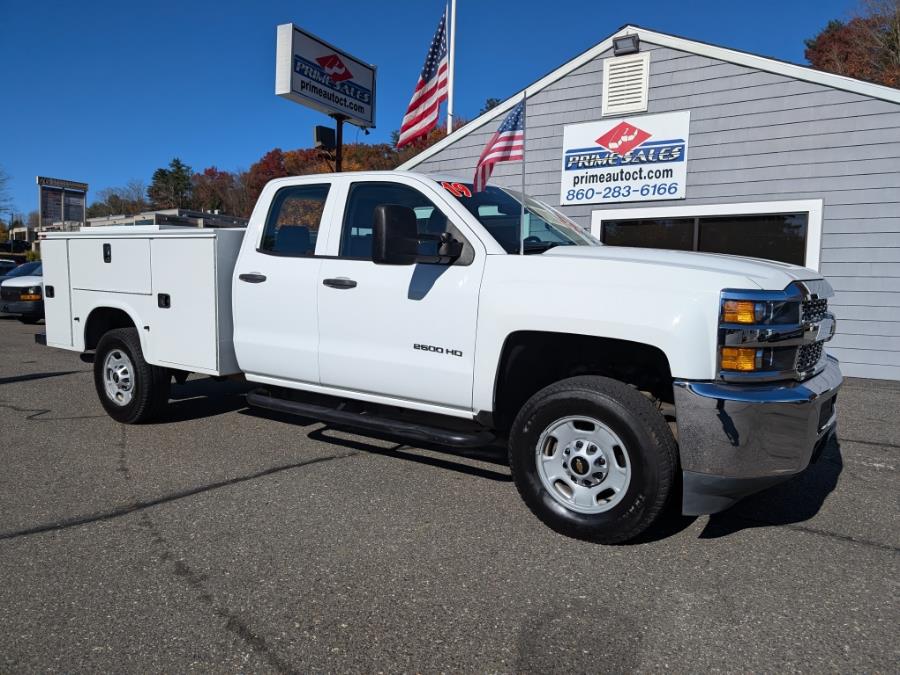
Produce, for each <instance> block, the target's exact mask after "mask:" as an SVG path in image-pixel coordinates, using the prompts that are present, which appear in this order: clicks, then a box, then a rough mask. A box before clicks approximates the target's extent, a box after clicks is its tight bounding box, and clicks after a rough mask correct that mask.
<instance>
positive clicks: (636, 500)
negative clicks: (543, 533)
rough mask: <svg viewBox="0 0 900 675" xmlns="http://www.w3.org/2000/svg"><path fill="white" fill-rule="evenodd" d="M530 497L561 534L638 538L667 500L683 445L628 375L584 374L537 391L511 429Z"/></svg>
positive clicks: (517, 470)
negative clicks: (621, 377) (620, 378)
mask: <svg viewBox="0 0 900 675" xmlns="http://www.w3.org/2000/svg"><path fill="white" fill-rule="evenodd" d="M509 460H510V467H511V468H512V474H513V479H514V480H515V483H516V487H517V488H518V490H519V493H520V494H521V495H522V498H523V499H524V500H525V503H526V504H527V505H528V507H529V508H530V509H531V511H532V512H533V513H534V514H535V515H536V516H537V517H538V518H540V519H541V520H542V521H543V522H544V523H546V524H547V525H549V526H550V527H551V528H553V529H554V530H556V531H557V532H560V533H562V534H565V535H568V536H572V537H577V538H579V539H587V540H590V541H595V542H598V543H603V544H617V543H621V542H624V541H627V540H629V539H633V538H635V537H637V536H638V535H639V534H641V533H642V532H643V531H644V530H646V529H647V528H648V527H650V525H651V524H652V523H653V522H654V521H655V520H656V519H657V517H658V516H659V515H660V513H661V512H662V511H663V509H664V508H665V506H666V504H667V502H668V499H669V496H670V493H671V491H672V488H673V486H674V484H675V472H676V468H677V447H676V444H675V439H674V438H673V437H672V432H671V431H670V430H669V427H668V425H667V424H666V421H665V419H664V418H663V416H662V415H661V414H660V413H659V411H658V410H657V409H656V408H655V407H654V405H653V404H652V402H651V401H650V400H649V399H648V398H647V397H645V396H644V395H643V394H641V393H640V392H638V391H637V390H635V389H633V388H632V387H629V386H628V385H626V384H623V383H622V382H618V381H616V380H611V379H609V378H605V377H597V376H590V375H586V376H579V377H572V378H569V379H566V380H561V381H559V382H556V383H554V384H552V385H550V386H548V387H545V388H544V389H542V390H540V391H539V392H538V393H536V394H535V395H534V396H532V397H531V398H530V399H529V400H528V401H527V402H526V403H525V405H524V406H523V407H522V409H521V410H520V411H519V414H518V415H517V416H516V420H515V422H514V423H513V427H512V430H511V433H510V439H509Z"/></svg>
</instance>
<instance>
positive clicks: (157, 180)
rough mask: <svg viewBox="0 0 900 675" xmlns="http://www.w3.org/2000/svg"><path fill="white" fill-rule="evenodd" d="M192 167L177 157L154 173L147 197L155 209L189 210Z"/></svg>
mask: <svg viewBox="0 0 900 675" xmlns="http://www.w3.org/2000/svg"><path fill="white" fill-rule="evenodd" d="M191 187H192V185H191V167H189V166H187V165H186V164H185V163H184V162H182V161H181V160H180V159H178V158H177V157H175V158H174V159H173V160H172V161H171V162H169V167H168V168H167V169H166V168H159V169H157V170H156V171H154V172H153V178H152V180H151V182H150V187H149V188H147V197H148V198H149V199H150V203H151V204H152V205H153V208H155V209H181V208H187V207H189V206H190V203H191Z"/></svg>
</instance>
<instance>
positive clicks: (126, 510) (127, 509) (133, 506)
mask: <svg viewBox="0 0 900 675" xmlns="http://www.w3.org/2000/svg"><path fill="white" fill-rule="evenodd" d="M124 442H125V441H124V434H123V438H122V440H121V441H120V443H121V444H122V445H121V446H120V447H121V448H122V453H124ZM358 454H359V453H358V452H349V453H344V454H340V455H330V456H328V457H316V458H314V459H308V460H304V461H302V462H294V463H292V464H282V465H279V466H274V467H270V468H268V469H263V470H262V471H257V472H255V473H252V474H249V475H246V476H238V477H237V478H229V479H228V480H222V481H216V482H215V483H209V484H207V485H200V486H197V487H193V488H188V489H187V490H179V491H177V492H171V493H169V494H167V495H163V496H162V497H156V498H155V499H146V500H136V501H133V502H132V503H130V504H127V505H125V506H122V507H119V508H116V509H110V510H108V511H100V512H99V513H92V514H89V515H85V516H75V517H72V518H64V519H62V520H58V521H55V522H53V523H45V524H42V525H35V526H34V527H28V528H24V529H21V530H13V531H10V532H0V541H2V540H4V539H17V538H19V537H27V536H30V535H33V534H41V533H43V532H53V531H56V530H65V529H68V528H71V527H78V526H80V525H88V524H90V523H97V522H100V521H104V520H112V519H114V518H120V517H121V516H127V515H129V514H131V513H135V512H137V511H143V510H145V509H149V508H152V507H154V506H159V505H160V504H166V503H169V502H173V501H177V500H179V499H185V498H186V497H193V496H194V495H198V494H202V493H204V492H210V491H211V490H218V489H219V488H223V487H229V486H231V485H237V484H239V483H246V482H248V481H252V480H256V479H258V478H264V477H265V476H271V475H272V474H276V473H280V472H282V471H290V470H291V469H299V468H301V467H304V466H310V465H313V464H319V463H320V462H330V461H332V460H336V459H346V458H348V457H353V456H354V455H358ZM117 470H118V471H120V472H121V473H123V474H124V475H125V476H126V477H128V476H130V474H129V473H128V467H127V465H126V464H125V463H124V458H123V457H122V456H121V454H120V460H119V467H118V469H117Z"/></svg>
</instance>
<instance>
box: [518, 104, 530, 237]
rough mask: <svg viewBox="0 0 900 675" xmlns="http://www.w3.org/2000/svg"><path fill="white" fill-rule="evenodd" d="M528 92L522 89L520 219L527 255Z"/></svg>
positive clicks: (521, 233) (520, 234)
mask: <svg viewBox="0 0 900 675" xmlns="http://www.w3.org/2000/svg"><path fill="white" fill-rule="evenodd" d="M527 93H528V90H527V89H524V90H523V91H522V215H521V217H520V219H519V255H525V148H526V146H527V143H528V126H527V124H526V118H527V114H526V112H527V110H526V108H527V107H528V96H527Z"/></svg>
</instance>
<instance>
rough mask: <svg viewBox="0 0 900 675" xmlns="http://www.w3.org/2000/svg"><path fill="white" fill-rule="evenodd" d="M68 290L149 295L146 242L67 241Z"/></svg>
mask: <svg viewBox="0 0 900 675" xmlns="http://www.w3.org/2000/svg"><path fill="white" fill-rule="evenodd" d="M69 273H70V274H71V277H72V288H78V289H81V290H86V291H111V292H113V293H141V294H149V293H150V285H151V281H150V279H151V277H150V240H149V239H133V238H125V237H120V238H110V239H100V238H97V239H94V238H84V239H80V238H75V237H73V238H72V239H70V240H69Z"/></svg>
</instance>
